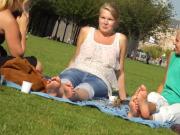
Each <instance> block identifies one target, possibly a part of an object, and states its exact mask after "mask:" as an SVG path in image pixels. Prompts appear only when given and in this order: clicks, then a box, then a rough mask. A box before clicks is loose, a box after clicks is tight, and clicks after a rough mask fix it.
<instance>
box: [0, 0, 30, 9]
mask: <svg viewBox="0 0 180 135" xmlns="http://www.w3.org/2000/svg"><path fill="white" fill-rule="evenodd" d="M28 1H29V0H0V10H4V9H7V8H13V9H15V10H20V9H21V8H20V7H19V5H20V4H23V3H25V2H28Z"/></svg>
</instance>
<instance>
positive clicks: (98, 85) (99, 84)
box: [83, 74, 108, 97]
mask: <svg viewBox="0 0 180 135" xmlns="http://www.w3.org/2000/svg"><path fill="white" fill-rule="evenodd" d="M83 83H88V84H89V85H90V86H91V87H92V88H93V90H94V97H108V88H107V85H106V84H105V83H104V81H103V80H102V79H100V78H99V77H97V76H95V75H92V74H88V75H87V76H86V77H85V78H84V79H83Z"/></svg>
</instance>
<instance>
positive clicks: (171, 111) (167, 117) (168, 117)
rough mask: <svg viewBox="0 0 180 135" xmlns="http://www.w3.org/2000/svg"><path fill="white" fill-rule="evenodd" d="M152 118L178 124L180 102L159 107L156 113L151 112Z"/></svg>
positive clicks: (179, 119) (179, 122) (179, 121)
mask: <svg viewBox="0 0 180 135" xmlns="http://www.w3.org/2000/svg"><path fill="white" fill-rule="evenodd" d="M153 118H154V120H156V121H161V122H166V121H167V122H171V123H174V124H180V103H176V104H173V105H169V106H163V107H161V108H160V110H159V112H158V113H155V114H153Z"/></svg>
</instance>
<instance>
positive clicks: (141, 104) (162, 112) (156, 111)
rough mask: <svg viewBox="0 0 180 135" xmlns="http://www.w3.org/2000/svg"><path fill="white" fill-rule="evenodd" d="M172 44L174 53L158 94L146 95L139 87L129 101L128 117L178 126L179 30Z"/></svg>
mask: <svg viewBox="0 0 180 135" xmlns="http://www.w3.org/2000/svg"><path fill="white" fill-rule="evenodd" d="M174 44H175V49H174V50H175V52H173V53H172V54H171V56H170V59H169V62H168V63H169V64H168V66H167V67H168V68H167V71H166V75H165V77H164V80H163V83H162V84H161V85H160V86H159V88H158V92H159V93H158V92H151V93H149V94H147V93H148V92H147V89H146V87H145V86H144V85H141V86H140V87H139V88H138V90H137V91H136V92H135V94H134V95H133V96H132V98H131V100H130V103H129V106H130V111H129V113H128V116H129V117H142V118H145V119H151V120H156V121H160V122H165V121H169V122H173V123H176V124H177V123H178V124H180V104H179V103H180V83H179V82H180V30H177V34H176V39H175V42H174Z"/></svg>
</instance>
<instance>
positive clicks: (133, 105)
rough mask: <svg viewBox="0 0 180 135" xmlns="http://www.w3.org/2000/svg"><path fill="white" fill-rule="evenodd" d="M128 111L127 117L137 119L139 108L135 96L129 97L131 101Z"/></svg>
mask: <svg viewBox="0 0 180 135" xmlns="http://www.w3.org/2000/svg"><path fill="white" fill-rule="evenodd" d="M129 107H130V111H129V113H128V117H139V110H138V109H139V107H138V101H137V97H136V94H134V96H132V97H131V100H130V102H129Z"/></svg>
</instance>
